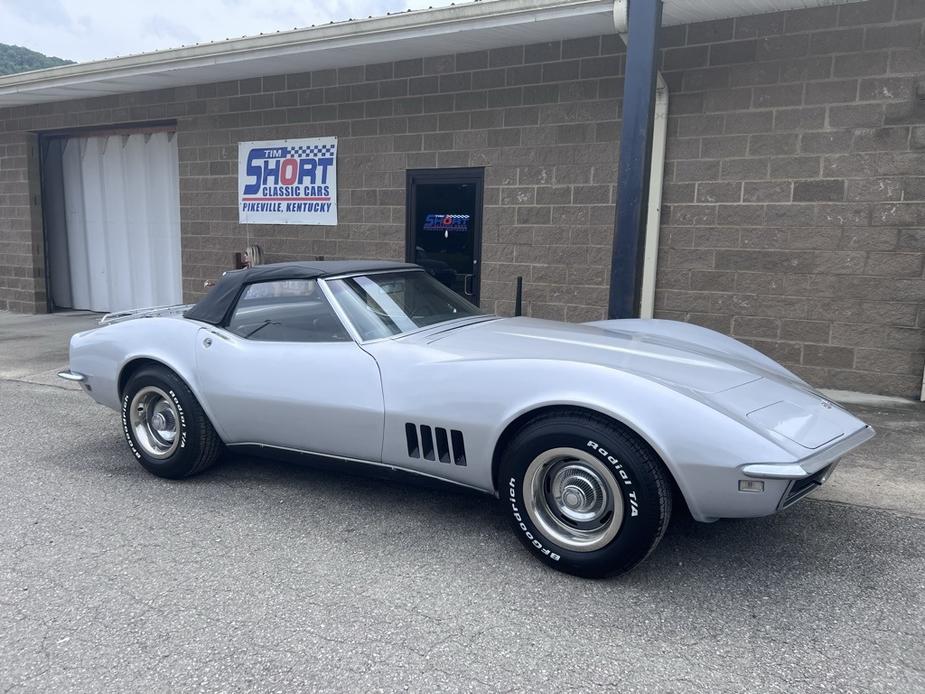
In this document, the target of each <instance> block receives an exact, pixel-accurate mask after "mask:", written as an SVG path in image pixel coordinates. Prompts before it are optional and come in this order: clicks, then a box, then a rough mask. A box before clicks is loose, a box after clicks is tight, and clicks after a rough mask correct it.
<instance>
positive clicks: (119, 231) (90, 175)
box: [52, 132, 183, 311]
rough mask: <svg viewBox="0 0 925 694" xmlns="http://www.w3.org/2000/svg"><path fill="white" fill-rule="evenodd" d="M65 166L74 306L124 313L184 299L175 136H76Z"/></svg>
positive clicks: (64, 159)
mask: <svg viewBox="0 0 925 694" xmlns="http://www.w3.org/2000/svg"><path fill="white" fill-rule="evenodd" d="M61 166H62V171H63V174H64V175H63V184H64V207H65V218H66V227H67V232H66V239H67V255H68V270H69V275H70V278H69V281H68V283H69V285H70V298H71V302H72V306H71V307H72V308H77V309H89V310H91V311H122V310H125V309H132V308H142V307H146V306H161V305H166V304H176V303H180V302H181V301H182V297H183V291H182V279H181V273H180V193H179V164H178V160H177V143H176V136H175V134H174V133H166V132H165V133H154V134H137V135H110V136H108V137H87V138H73V139H70V140H68V141H67V143H66V144H65V146H64V150H63V152H62V155H61ZM62 274H63V273H62ZM56 279H58V284H60V283H61V282H63V281H65V280H64V279H63V278H56V277H54V276H53V277H52V286H54V285H55V282H56ZM56 294H57V292H56ZM64 294H65V293H64V292H61V295H64Z"/></svg>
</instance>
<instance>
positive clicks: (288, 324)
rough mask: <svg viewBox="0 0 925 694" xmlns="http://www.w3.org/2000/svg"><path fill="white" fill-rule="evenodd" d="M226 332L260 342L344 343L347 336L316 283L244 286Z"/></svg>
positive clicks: (291, 281)
mask: <svg viewBox="0 0 925 694" xmlns="http://www.w3.org/2000/svg"><path fill="white" fill-rule="evenodd" d="M227 327H228V330H229V331H230V332H233V333H234V334H235V335H240V336H241V337H245V338H247V339H249V340H261V341H264V342H347V341H349V340H350V339H351V338H350V335H349V334H348V333H347V331H346V330H345V329H344V326H343V323H341V321H340V319H339V318H338V317H337V315H336V314H335V313H334V310H333V309H332V308H331V305H330V304H329V303H328V300H327V298H326V297H325V296H324V294H323V293H322V292H321V288H320V287H319V286H318V282H317V281H316V280H274V281H270V282H259V283H256V284H251V285H248V286H247V287H246V288H245V289H244V292H243V293H242V294H241V297H240V298H239V299H238V303H237V305H236V306H235V309H234V313H233V314H232V316H231V320H230V321H229V322H228V326H227Z"/></svg>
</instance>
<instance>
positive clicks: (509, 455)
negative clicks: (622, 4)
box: [497, 409, 672, 578]
mask: <svg viewBox="0 0 925 694" xmlns="http://www.w3.org/2000/svg"><path fill="white" fill-rule="evenodd" d="M497 489H498V495H499V497H500V499H501V503H502V504H503V505H504V507H505V508H506V510H507V513H508V515H509V517H510V519H511V521H512V526H513V529H514V532H515V534H516V535H517V536H518V538H519V539H520V540H521V541H522V542H523V543H524V545H525V546H526V547H527V548H528V549H529V550H530V552H531V553H532V554H533V555H534V556H535V557H537V558H538V559H539V560H540V561H542V562H543V563H545V564H547V565H549V566H551V567H552V568H554V569H557V570H559V571H564V572H566V573H570V574H575V575H576V576H584V577H587V578H601V577H604V576H613V575H615V574H619V573H623V572H625V571H628V570H630V569H631V568H633V567H634V566H635V565H636V564H638V563H639V562H641V561H642V560H643V559H645V558H646V556H648V554H649V553H650V552H651V551H652V550H653V549H654V548H655V545H656V544H658V541H659V540H660V539H661V537H662V534H663V533H664V532H665V528H666V527H667V525H668V519H669V518H670V517H671V501H672V488H671V479H670V477H669V473H668V470H667V469H666V468H665V466H664V464H663V463H662V461H661V460H660V459H659V458H658V456H657V455H656V454H655V452H654V451H653V450H652V448H651V447H649V446H648V444H646V443H645V441H644V440H643V439H641V438H640V437H639V436H637V435H636V433H635V432H633V431H632V430H630V429H628V428H627V427H625V426H623V425H621V424H619V423H618V422H615V421H613V420H612V419H609V418H607V417H605V416H603V415H600V414H597V413H591V412H587V411H576V410H574V409H564V410H552V411H548V412H545V413H542V414H538V415H537V416H536V417H535V418H533V419H531V420H529V421H528V422H527V423H525V424H524V425H522V426H521V427H520V428H519V429H518V430H517V432H516V433H515V434H514V435H513V436H512V437H511V439H510V440H509V442H508V443H507V444H506V445H505V447H504V449H503V451H501V452H500V455H499V461H498V472H497Z"/></svg>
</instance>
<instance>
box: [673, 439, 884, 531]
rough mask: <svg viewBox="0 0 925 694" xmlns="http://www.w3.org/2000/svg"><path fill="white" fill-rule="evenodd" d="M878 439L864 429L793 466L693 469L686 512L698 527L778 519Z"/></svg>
mask: <svg viewBox="0 0 925 694" xmlns="http://www.w3.org/2000/svg"><path fill="white" fill-rule="evenodd" d="M873 435H874V430H873V429H872V428H871V427H869V426H866V425H865V426H863V427H861V428H860V429H858V430H856V431H855V432H853V433H852V434H850V435H849V436H847V437H845V438H843V439H842V440H840V441H838V442H836V443H834V444H833V445H831V446H829V447H827V448H824V449H822V450H820V451H818V452H815V453H810V455H808V456H807V457H805V458H802V459H801V460H798V461H795V462H792V463H747V464H745V465H740V466H738V467H726V466H720V465H709V464H703V465H697V466H691V469H690V472H691V477H690V478H689V479H695V480H696V484H695V485H693V488H692V489H691V491H692V492H693V494H691V495H690V496H689V495H688V494H687V493H685V497H686V498H687V501H688V507H689V508H690V510H691V513H692V514H693V516H694V518H696V519H697V520H699V521H707V522H709V521H714V520H717V519H719V518H757V517H760V516H768V515H771V514H773V513H776V512H778V511H780V510H782V509H784V508H787V507H788V506H791V505H792V504H794V503H796V502H797V501H799V500H800V499H802V498H803V497H804V496H806V495H807V494H809V493H811V492H812V491H814V490H815V489H817V488H818V487H819V486H821V485H822V484H823V483H824V482H825V481H827V480H828V478H829V475H831V473H832V470H833V469H834V468H835V465H836V464H837V463H838V461H839V460H840V459H841V458H842V457H843V456H844V455H845V454H847V453H848V452H849V451H851V450H852V449H854V448H856V447H857V446H859V445H861V444H862V443H864V442H865V441H867V440H868V439H870V438H871V437H872V436H873ZM746 480H760V481H761V483H762V484H761V485H760V490H755V489H752V490H750V491H746V490H743V489H742V485H740V482H742V481H746Z"/></svg>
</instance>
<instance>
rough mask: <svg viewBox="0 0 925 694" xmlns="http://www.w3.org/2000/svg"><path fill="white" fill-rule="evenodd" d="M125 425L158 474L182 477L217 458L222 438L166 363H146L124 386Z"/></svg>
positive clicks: (144, 461) (141, 458)
mask: <svg viewBox="0 0 925 694" xmlns="http://www.w3.org/2000/svg"><path fill="white" fill-rule="evenodd" d="M122 429H123V432H124V434H125V439H126V441H127V442H128V445H129V448H130V449H131V451H132V454H133V455H134V456H135V458H136V459H137V460H138V462H139V463H141V465H142V466H143V467H144V468H145V469H146V470H147V471H148V472H151V473H153V474H155V475H157V476H158V477H166V478H169V479H180V478H183V477H189V476H190V475H195V474H196V473H198V472H201V471H202V470H205V469H206V468H207V467H209V466H210V465H211V464H212V463H214V462H215V461H216V460H217V459H218V456H219V454H220V453H221V450H222V441H221V439H220V438H219V436H218V434H217V433H216V431H215V428H214V427H213V426H212V423H211V422H210V421H209V418H208V417H207V416H206V413H205V411H204V410H203V409H202V406H201V405H200V404H199V402H198V401H197V400H196V397H195V396H194V395H193V393H192V391H191V390H190V389H189V387H188V386H187V385H186V383H185V382H184V381H183V379H181V378H180V377H179V376H177V374H175V373H174V372H173V371H171V370H170V369H167V368H166V367H163V366H153V365H152V366H143V367H141V368H139V369H138V370H136V371H134V372H133V373H131V374H130V375H129V377H128V378H127V380H126V382H125V387H124V388H123V389H122Z"/></svg>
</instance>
